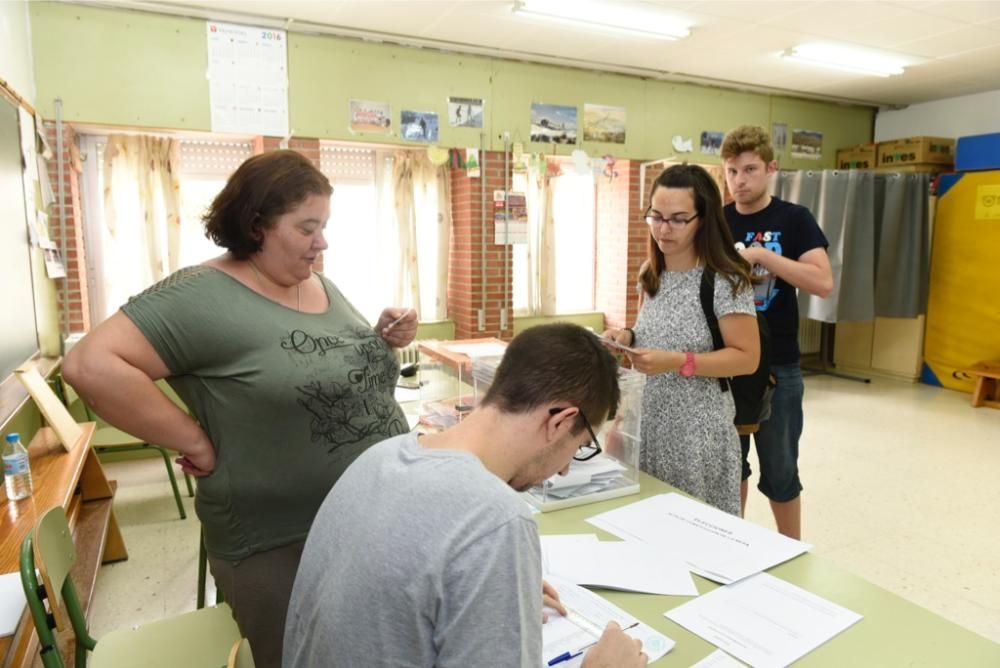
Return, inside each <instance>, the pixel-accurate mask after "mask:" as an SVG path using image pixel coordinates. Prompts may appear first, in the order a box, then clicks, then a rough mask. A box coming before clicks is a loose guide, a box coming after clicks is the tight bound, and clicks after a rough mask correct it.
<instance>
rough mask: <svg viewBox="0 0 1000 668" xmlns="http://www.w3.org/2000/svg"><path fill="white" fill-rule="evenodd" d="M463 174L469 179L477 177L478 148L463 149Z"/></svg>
mask: <svg viewBox="0 0 1000 668" xmlns="http://www.w3.org/2000/svg"><path fill="white" fill-rule="evenodd" d="M465 175H466V176H468V177H469V178H470V179H478V178H479V149H478V148H467V149H465Z"/></svg>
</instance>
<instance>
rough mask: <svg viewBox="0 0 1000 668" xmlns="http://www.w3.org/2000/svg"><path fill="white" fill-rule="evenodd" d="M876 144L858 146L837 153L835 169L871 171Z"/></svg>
mask: <svg viewBox="0 0 1000 668" xmlns="http://www.w3.org/2000/svg"><path fill="white" fill-rule="evenodd" d="M877 146H878V145H877V144H859V145H858V146H849V147H847V148H842V149H839V150H838V151H837V169H872V168H873V167H875V166H876V165H875V157H876V148H877Z"/></svg>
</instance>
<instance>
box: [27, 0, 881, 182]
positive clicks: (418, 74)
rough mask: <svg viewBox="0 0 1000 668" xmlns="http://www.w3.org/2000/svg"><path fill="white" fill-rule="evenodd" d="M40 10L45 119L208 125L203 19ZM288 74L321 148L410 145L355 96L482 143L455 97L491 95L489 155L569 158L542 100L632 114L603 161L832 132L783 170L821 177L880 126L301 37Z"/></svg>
mask: <svg viewBox="0 0 1000 668" xmlns="http://www.w3.org/2000/svg"><path fill="white" fill-rule="evenodd" d="M30 11H31V24H32V43H33V46H34V60H35V68H36V82H37V87H38V94H37V97H38V105H39V107H40V109H41V111H42V113H43V115H45V116H46V117H52V116H53V114H54V107H53V100H54V98H56V97H60V98H62V100H63V103H64V117H65V118H66V120H68V121H79V122H87V123H107V124H121V125H132V126H141V127H150V128H176V129H184V130H210V119H209V105H208V81H207V79H206V78H205V73H206V68H207V49H206V38H205V22H204V21H201V20H195V19H185V18H178V17H172V16H164V15H157V14H148V13H142V12H131V11H123V10H111V9H97V8H92V7H84V6H79V5H69V4H62V3H50V2H33V3H30ZM288 69H289V114H290V125H291V128H292V130H293V133H294V134H296V135H298V136H304V137H319V138H323V139H339V140H355V141H369V142H373V141H374V142H383V143H384V142H393V143H404V142H402V141H401V140H399V139H398V137H395V136H392V135H390V136H388V137H387V136H385V135H356V134H353V133H352V132H351V131H350V130H349V128H348V118H349V111H348V100H350V99H351V98H358V99H371V100H382V101H386V102H389V103H391V104H392V111H393V125H394V126H398V122H399V112H400V111H401V110H402V109H404V108H405V109H413V110H417V111H435V112H437V113H438V114H439V115H440V119H441V122H442V127H441V134H440V144H442V145H444V146H478V145H479V131H478V130H475V129H469V128H452V127H450V126H449V125H448V123H447V119H446V112H447V98H448V96H449V95H454V96H462V97H482V98H484V99H485V100H486V110H485V126H486V127H485V128H484V131H485V132H486V133H487V136H488V147H489V148H491V149H497V148H500V147H502V133H503V132H504V131H507V132H510V134H511V136H512V138H513V139H514V140H515V141H517V140H521V141H523V142H524V143H525V148H526V149H528V150H532V151H546V152H552V151H558V152H559V153H561V154H565V153H568V152H569V151H570V150H572V147H566V146H560V147H553V146H550V145H548V144H529V143H528V138H529V134H530V105H531V103H532V102H547V103H554V104H563V105H576V106H577V107H578V108H579V113H580V115H581V120H582V114H583V104H584V103H585V102H591V103H597V104H609V105H616V106H624V107H625V108H626V110H627V123H628V130H627V138H626V143H625V144H624V146H621V145H617V144H599V143H590V142H584V143H582V148H583V149H584V150H586V151H587V152H588V153H589V154H591V155H602V154H604V153H613V154H614V155H616V156H619V157H626V158H645V159H656V158H666V157H671V156H672V155H673V154H674V152H673V149H672V148H671V145H670V140H671V137H673V135H675V134H680V135H682V136H684V137H690V138H692V139H693V140H694V143H695V147H696V149H697V145H698V138H699V136H700V134H701V132H702V131H705V130H709V131H726V130H728V129H730V128H732V127H734V126H736V125H740V124H743V123H755V124H760V125H765V126H768V127H769V126H770V124H771V123H772V122H782V123H786V124H787V125H788V128H789V131H791V130H792V129H794V128H803V129H809V130H817V131H820V132H823V133H824V146H823V159H822V160H819V161H811V160H791V159H790V158H786V157H784V156H782V160H781V165H782V167H785V168H808V167H816V168H822V167H829V166H832V165H833V162H834V152H835V151H836V149H837V148H839V147H842V146H849V145H854V144H859V143H862V142H866V141H870V140H871V137H872V123H873V118H874V109H872V108H869V107H856V106H845V105H838V104H832V103H825V102H814V101H808V100H798V99H794V98H789V97H779V96H772V95H762V94H757V93H745V92H739V91H732V90H724V89H718V88H708V87H703V86H696V85H690V84H680V83H671V82H664V81H652V80H645V79H640V78H638V77H632V76H626V75H618V74H609V73H598V72H589V71H583V70H575V69H569V68H562V67H555V66H549V65H538V64H529V63H521V62H513V61H508V60H501V59H496V58H484V57H477V56H464V55H456V54H448V53H441V52H438V51H434V50H430V49H414V48H406V47H398V46H390V45H385V44H376V43H369V42H361V41H354V40H346V39H339V38H334V37H329V36H323V35H304V34H297V33H292V34H290V35H289V37H288ZM396 129H398V128H396ZM690 157H691V159H693V160H699V161H705V160H714V159H715V158H714V157H712V156H704V155H702V154H700V153H697V152H696V153H692V154H690Z"/></svg>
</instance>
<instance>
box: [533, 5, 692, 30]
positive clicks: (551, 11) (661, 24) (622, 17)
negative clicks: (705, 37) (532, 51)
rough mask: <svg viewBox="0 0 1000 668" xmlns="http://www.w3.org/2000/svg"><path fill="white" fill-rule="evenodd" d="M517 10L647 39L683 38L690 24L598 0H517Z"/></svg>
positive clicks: (548, 19) (583, 26)
mask: <svg viewBox="0 0 1000 668" xmlns="http://www.w3.org/2000/svg"><path fill="white" fill-rule="evenodd" d="M514 13H515V14H519V15H521V16H526V17H529V18H533V19H542V20H546V21H555V22H558V23H564V24H567V25H572V26H576V27H582V28H587V29H588V30H599V31H602V32H615V33H623V34H627V35H630V36H632V37H644V38H646V39H683V38H685V37H687V36H688V35H690V34H691V31H690V30H689V29H688V28H689V27H690V26H689V25H686V24H684V23H681V22H680V21H677V20H675V19H671V18H669V17H666V16H664V15H663V14H660V13H654V12H649V11H643V10H640V9H636V8H634V7H629V6H627V5H626V6H622V5H620V4H617V3H611V2H599V1H595V0H576V1H575V2H564V1H562V0H517V1H516V2H515V3H514Z"/></svg>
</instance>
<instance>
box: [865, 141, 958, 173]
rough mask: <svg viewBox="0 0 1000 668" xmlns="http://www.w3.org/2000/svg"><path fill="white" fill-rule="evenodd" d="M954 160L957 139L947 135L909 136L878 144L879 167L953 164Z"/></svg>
mask: <svg viewBox="0 0 1000 668" xmlns="http://www.w3.org/2000/svg"><path fill="white" fill-rule="evenodd" d="M954 162H955V140H954V139H949V138H947V137H909V138H907V139H894V140H892V141H884V142H880V143H879V145H878V166H879V167H896V166H899V165H916V164H921V163H929V164H944V165H951V164H954Z"/></svg>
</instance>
